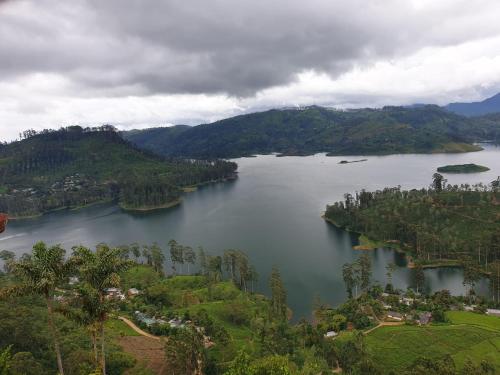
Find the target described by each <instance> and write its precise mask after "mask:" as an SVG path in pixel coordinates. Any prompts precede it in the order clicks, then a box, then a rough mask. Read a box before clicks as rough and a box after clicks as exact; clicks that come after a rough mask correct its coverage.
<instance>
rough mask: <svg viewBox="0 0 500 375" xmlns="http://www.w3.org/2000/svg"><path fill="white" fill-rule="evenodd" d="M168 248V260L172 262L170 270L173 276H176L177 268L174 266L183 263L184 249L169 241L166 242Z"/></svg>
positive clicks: (175, 242)
mask: <svg viewBox="0 0 500 375" xmlns="http://www.w3.org/2000/svg"><path fill="white" fill-rule="evenodd" d="M168 246H170V260H171V261H172V268H173V271H174V275H175V274H177V268H176V266H175V265H176V264H183V263H184V257H183V251H184V247H183V246H181V245H180V244H179V243H177V241H176V240H170V241H169V242H168Z"/></svg>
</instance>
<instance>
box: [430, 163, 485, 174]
mask: <svg viewBox="0 0 500 375" xmlns="http://www.w3.org/2000/svg"><path fill="white" fill-rule="evenodd" d="M489 170H490V169H489V168H488V167H485V166H482V165H477V164H456V165H445V166H444V167H439V168H438V169H437V171H438V172H441V173H479V172H486V171H489Z"/></svg>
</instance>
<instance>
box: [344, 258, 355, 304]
mask: <svg viewBox="0 0 500 375" xmlns="http://www.w3.org/2000/svg"><path fill="white" fill-rule="evenodd" d="M342 278H343V279H344V284H345V289H346V292H347V295H348V296H349V298H352V296H353V294H352V289H353V288H354V284H355V279H354V269H353V266H352V264H351V263H345V264H344V265H343V266H342Z"/></svg>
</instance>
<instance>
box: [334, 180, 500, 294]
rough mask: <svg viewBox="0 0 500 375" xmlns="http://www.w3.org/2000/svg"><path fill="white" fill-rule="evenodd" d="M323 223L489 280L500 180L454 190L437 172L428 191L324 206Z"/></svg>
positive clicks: (497, 253) (498, 233) (378, 194)
mask: <svg viewBox="0 0 500 375" xmlns="http://www.w3.org/2000/svg"><path fill="white" fill-rule="evenodd" d="M325 219H327V220H328V221H329V222H331V223H333V224H335V225H337V226H339V227H342V228H346V229H348V230H350V231H353V232H357V233H361V234H363V235H365V236H366V237H368V238H370V239H373V240H375V241H379V244H380V246H388V247H396V248H397V249H400V250H403V251H405V252H407V253H408V254H410V255H411V258H413V260H414V263H415V264H419V265H422V266H426V265H428V266H431V265H440V264H441V265H446V264H450V265H453V264H458V265H466V266H467V267H468V268H470V269H474V270H476V271H477V273H484V274H487V275H493V276H496V274H497V272H498V268H499V267H500V191H499V180H496V181H493V182H492V183H491V184H490V185H489V186H488V185H483V184H478V185H472V186H471V185H467V184H465V185H460V186H457V185H451V184H447V182H446V180H445V179H444V177H443V176H442V175H441V174H439V173H435V174H434V176H433V180H432V184H431V186H430V187H429V188H424V189H420V190H418V189H413V190H410V191H406V190H402V189H401V188H400V187H395V188H385V189H383V190H378V191H375V192H368V191H364V190H362V191H360V192H357V193H356V194H354V195H352V194H345V200H344V201H341V202H336V203H334V204H332V205H329V206H327V208H326V212H325ZM497 294H498V292H496V293H495V295H496V297H495V298H496V299H499V296H498V295H497Z"/></svg>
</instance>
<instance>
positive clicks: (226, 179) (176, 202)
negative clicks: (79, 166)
mask: <svg viewBox="0 0 500 375" xmlns="http://www.w3.org/2000/svg"><path fill="white" fill-rule="evenodd" d="M237 178H238V173H237V172H235V174H234V175H231V176H228V177H224V178H221V179H218V180H210V181H206V182H200V183H199V184H196V185H190V186H185V187H180V189H181V190H182V193H183V194H187V193H192V192H195V191H197V190H198V188H199V187H202V186H204V185H210V184H213V183H219V182H229V181H234V180H236V179H237ZM114 201H116V199H103V200H99V201H95V202H91V203H88V204H82V205H78V206H70V207H58V208H54V209H51V210H47V211H43V212H40V213H37V214H33V215H25V216H10V215H8V214H7V215H8V219H9V220H13V221H14V220H33V219H39V218H40V217H42V216H44V215H46V214H50V213H54V212H58V211H64V210H67V211H78V210H81V209H84V208H88V207H92V206H97V205H100V204H106V203H112V202H114ZM181 203H182V197H180V198H178V199H176V200H174V201H171V202H168V203H165V204H163V205H160V206H150V207H138V208H134V207H126V206H122V205H121V204H120V203H119V202H117V206H118V207H120V208H121V209H122V210H124V211H126V212H134V211H135V212H150V211H156V210H162V209H166V208H171V207H174V206H177V205H179V204H181Z"/></svg>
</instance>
